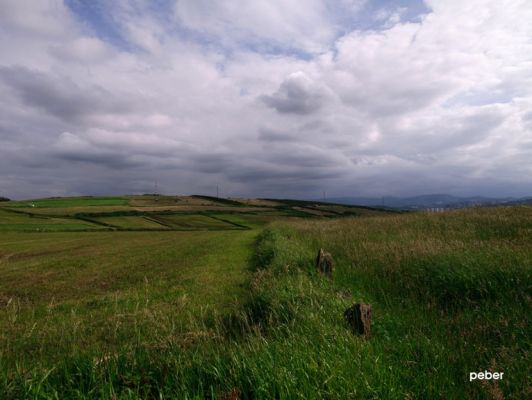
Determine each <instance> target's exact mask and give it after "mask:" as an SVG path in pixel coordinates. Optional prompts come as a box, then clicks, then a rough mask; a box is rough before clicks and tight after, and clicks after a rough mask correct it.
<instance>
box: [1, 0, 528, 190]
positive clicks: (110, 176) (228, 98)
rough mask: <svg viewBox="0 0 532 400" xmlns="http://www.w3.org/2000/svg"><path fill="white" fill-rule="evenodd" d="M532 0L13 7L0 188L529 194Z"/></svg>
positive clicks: (16, 2)
mask: <svg viewBox="0 0 532 400" xmlns="http://www.w3.org/2000/svg"><path fill="white" fill-rule="evenodd" d="M531 21H532V2H530V1H529V0H467V1H464V0H445V1H438V0H426V1H425V2H424V3H423V2H421V1H406V0H403V1H391V0H390V1H384V0H374V1H372V0H367V1H364V0H336V1H334V0H254V1H238V0H227V1H223V2H221V1H214V0H176V1H170V0H165V1H159V2H152V1H148V0H146V1H143V0H133V1H112V2H111V1H91V2H84V1H81V0H70V1H66V2H61V1H55V0H50V1H47V0H40V1H34V0H24V1H22V0H0V54H1V56H0V196H2V195H4V196H9V197H13V198H27V197H40V196H52V195H77V194H120V193H143V192H152V191H153V189H154V182H155V180H157V181H158V186H159V189H160V191H161V192H163V193H169V194H170V193H177V194H186V193H202V194H214V193H215V190H216V189H215V188H216V185H219V186H220V187H221V189H222V195H225V196H253V197H266V196H269V197H274V196H282V197H307V198H312V197H320V196H321V193H322V191H327V193H328V194H329V195H330V196H349V195H352V196H382V195H386V196H389V195H399V196H401V195H415V194H423V193H450V194H455V195H472V194H480V195H491V196H507V195H510V196H523V195H530V194H532V23H531Z"/></svg>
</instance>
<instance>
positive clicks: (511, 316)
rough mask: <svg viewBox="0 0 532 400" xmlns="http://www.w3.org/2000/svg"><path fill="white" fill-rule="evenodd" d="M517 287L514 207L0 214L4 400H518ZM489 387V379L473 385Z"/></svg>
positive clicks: (528, 240) (105, 209) (527, 393)
mask: <svg viewBox="0 0 532 400" xmlns="http://www.w3.org/2000/svg"><path fill="white" fill-rule="evenodd" d="M319 248H324V249H326V250H327V251H329V252H330V253H331V254H332V256H333V258H334V260H335V271H334V273H333V277H332V279H330V280H329V279H327V278H325V277H323V276H320V275H319V274H318V273H317V272H316V269H315V266H314V262H315V261H314V260H315V257H316V253H317V251H318V249H319ZM531 273H532V208H531V207H526V206H515V207H498V208H475V209H466V210H459V211H450V212H446V213H441V214H427V213H421V212H420V213H397V212H391V211H388V210H382V209H371V208H364V207H347V206H339V205H329V204H326V203H316V202H297V201H287V200H261V201H258V200H257V201H245V200H236V199H235V200H229V201H228V200H220V199H216V198H208V197H200V196H196V197H194V196H190V197H175V196H174V197H163V196H161V197H157V196H136V197H135V196H127V197H113V198H91V197H83V198H69V199H67V198H65V199H42V200H35V201H25V202H5V203H2V205H1V208H0V276H1V279H0V393H1V394H2V396H3V397H2V396H0V397H1V398H5V399H24V398H31V399H67V398H68V399H70V398H74V399H94V398H98V399H155V398H157V399H161V398H162V399H174V398H175V399H205V398H208V399H525V398H530V397H531V396H532V385H531V383H530V376H531V375H532V370H531V367H530V365H532V360H531V359H530V344H531V331H530V326H531V324H530V322H531V321H530V317H531V313H530V310H531V304H530V303H531V295H532V293H531V291H532V285H531V283H532V279H531V278H532V276H531ZM355 302H363V303H369V304H371V305H372V309H373V321H372V328H371V336H370V337H368V338H364V337H360V336H357V335H355V334H353V333H352V332H351V331H350V330H349V329H348V327H347V325H346V323H345V321H344V320H343V312H344V310H345V309H346V308H347V307H349V306H351V305H352V304H353V303H355ZM485 370H488V371H492V372H504V378H503V379H502V380H491V381H488V380H484V381H482V380H475V381H472V382H470V380H469V374H470V372H479V371H485Z"/></svg>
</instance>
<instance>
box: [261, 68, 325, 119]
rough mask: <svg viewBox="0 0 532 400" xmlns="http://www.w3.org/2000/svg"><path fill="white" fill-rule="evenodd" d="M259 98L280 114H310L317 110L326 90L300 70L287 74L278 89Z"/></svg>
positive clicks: (321, 103)
mask: <svg viewBox="0 0 532 400" xmlns="http://www.w3.org/2000/svg"><path fill="white" fill-rule="evenodd" d="M261 100H262V101H263V102H264V103H265V104H266V105H268V106H269V107H272V108H274V109H275V110H277V111H278V112H279V113H281V114H285V113H286V114H289V113H293V114H300V115H305V114H311V113H313V112H315V111H317V110H319V109H320V108H321V107H322V106H323V105H324V104H325V102H326V100H327V92H326V90H325V89H324V88H323V87H320V86H319V85H317V84H316V83H315V82H313V81H312V80H311V79H310V78H309V77H307V76H306V75H305V74H304V73H302V72H296V73H293V74H291V75H290V76H288V77H287V78H286V79H285V80H284V81H283V83H281V86H280V87H279V89H278V90H277V91H276V92H275V93H273V94H271V95H263V96H261Z"/></svg>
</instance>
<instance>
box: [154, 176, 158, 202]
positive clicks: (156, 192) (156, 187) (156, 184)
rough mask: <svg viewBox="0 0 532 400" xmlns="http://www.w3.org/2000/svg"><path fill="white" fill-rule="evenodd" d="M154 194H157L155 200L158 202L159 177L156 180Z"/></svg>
mask: <svg viewBox="0 0 532 400" xmlns="http://www.w3.org/2000/svg"><path fill="white" fill-rule="evenodd" d="M153 194H154V195H155V202H156V203H157V201H158V200H159V198H158V196H159V193H158V182H157V179H156V180H155V188H154V191H153Z"/></svg>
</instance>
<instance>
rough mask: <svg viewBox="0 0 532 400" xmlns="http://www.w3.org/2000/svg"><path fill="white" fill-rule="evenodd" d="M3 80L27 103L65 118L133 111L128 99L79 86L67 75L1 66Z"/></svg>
mask: <svg viewBox="0 0 532 400" xmlns="http://www.w3.org/2000/svg"><path fill="white" fill-rule="evenodd" d="M0 80H2V81H3V82H4V84H6V85H8V86H10V87H11V88H12V89H13V90H14V92H15V94H16V95H18V96H19V97H20V99H21V100H22V101H23V102H24V103H25V104H27V105H29V106H32V107H37V108H39V109H42V110H44V111H46V112H47V113H49V114H52V115H54V116H55V117H57V118H59V119H61V120H66V121H78V122H79V121H80V120H82V119H83V117H85V116H87V115H91V114H94V113H97V112H107V113H122V112H126V111H131V109H132V106H131V104H130V103H129V102H128V101H127V100H120V101H119V100H117V99H116V98H115V97H114V96H113V94H112V93H110V92H109V91H107V90H105V89H104V88H101V87H99V86H97V85H91V86H89V87H83V88H82V87H80V86H79V85H78V84H76V83H75V82H73V81H72V80H70V79H68V78H66V77H61V78H57V77H53V76H51V75H48V74H44V73H42V72H39V71H34V70H30V69H28V68H25V67H21V66H17V67H0Z"/></svg>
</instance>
